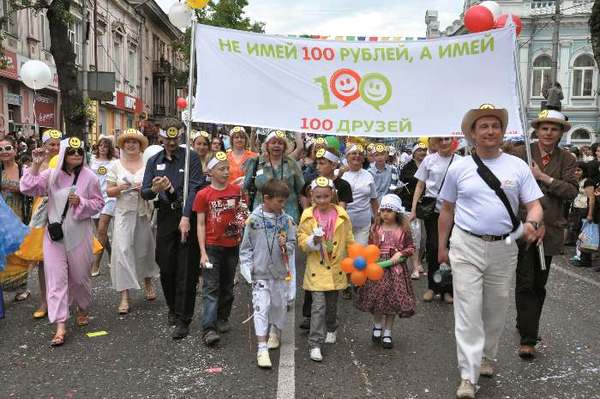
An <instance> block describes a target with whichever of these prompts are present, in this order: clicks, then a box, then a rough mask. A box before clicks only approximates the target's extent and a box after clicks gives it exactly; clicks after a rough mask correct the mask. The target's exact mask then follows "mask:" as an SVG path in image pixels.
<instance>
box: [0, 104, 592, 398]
mask: <svg viewBox="0 0 600 399" xmlns="http://www.w3.org/2000/svg"><path fill="white" fill-rule="evenodd" d="M507 125H508V113H507V111H506V110H504V109H496V108H495V107H494V106H492V105H489V104H485V105H483V106H481V107H480V108H478V109H472V110H469V111H468V112H467V113H466V114H465V116H464V118H463V124H462V132H463V134H464V136H465V139H466V143H467V144H468V145H467V146H462V145H461V144H460V142H459V140H457V139H456V138H452V137H432V138H429V139H428V140H419V142H418V143H415V144H414V145H411V146H408V147H407V146H401V147H395V146H390V145H389V144H386V143H384V142H379V141H374V142H371V143H369V142H368V141H367V140H366V139H364V138H361V137H349V138H347V139H345V140H343V139H341V138H339V137H334V136H327V137H322V136H316V135H303V134H300V133H296V134H293V135H289V134H287V133H286V132H283V131H278V130H274V131H267V132H266V134H263V135H261V134H257V131H256V130H255V129H250V128H244V127H241V126H234V127H231V129H229V131H228V132H227V134H222V135H221V134H209V133H208V132H207V131H205V130H198V131H193V132H192V135H191V140H190V143H189V145H190V146H191V148H192V151H191V152H190V153H189V157H187V161H188V164H186V149H185V144H186V143H184V139H183V138H184V137H185V135H184V128H183V124H182V123H181V122H180V121H179V120H177V119H173V118H167V119H165V120H164V121H163V123H162V125H161V129H160V134H159V135H160V144H161V145H160V146H157V145H149V144H150V143H149V141H148V138H147V137H145V136H144V135H143V134H142V133H141V132H140V131H138V130H136V129H127V130H126V131H125V132H122V133H120V134H119V135H117V137H114V136H102V137H100V139H99V140H98V142H97V143H95V145H94V148H93V151H92V154H91V155H90V154H88V153H87V152H86V146H85V145H84V143H83V142H82V141H80V140H79V139H77V138H75V137H67V136H66V135H64V134H63V133H62V132H60V131H58V130H47V131H45V132H44V133H43V136H42V138H41V145H39V146H37V147H36V146H35V145H32V146H31V148H29V147H28V148H25V147H24V146H22V145H20V144H18V143H17V142H16V140H15V139H14V138H13V137H11V136H4V137H0V161H1V164H0V170H1V180H0V188H1V193H2V197H1V198H2V200H1V203H0V205H1V206H0V220H10V221H11V222H10V223H2V225H0V231H2V232H3V230H2V229H5V228H6V227H7V226H19V227H21V229H20V230H19V229H18V228H13V229H12V231H13V232H17V231H23V229H24V226H23V223H24V224H27V225H28V229H27V235H25V236H24V237H22V236H16V237H15V235H14V234H12V235H8V234H7V235H4V232H3V235H2V237H0V244H1V245H0V260H1V261H2V262H0V269H4V271H3V272H1V273H0V287H2V288H4V289H5V290H17V294H16V296H15V300H25V299H27V298H28V297H30V296H31V292H32V287H31V285H32V284H35V280H36V278H35V277H36V276H37V282H38V283H39V287H40V290H39V292H40V298H38V300H39V303H40V304H39V308H38V309H37V310H36V312H35V313H34V315H33V316H34V318H36V319H42V318H45V317H48V319H49V321H50V322H51V323H53V324H54V325H55V331H54V335H53V337H52V339H51V341H50V344H51V345H52V346H55V347H57V346H61V345H63V344H64V343H65V342H66V340H67V336H68V334H70V333H69V332H68V329H67V320H68V318H69V317H70V315H71V311H72V312H73V314H74V315H75V322H76V324H77V325H79V326H85V325H87V324H88V323H89V314H90V313H89V312H90V305H91V303H92V300H93V298H92V291H91V286H92V278H93V277H95V276H98V275H99V274H100V273H101V264H102V262H101V260H102V257H103V254H104V253H106V254H107V256H108V257H109V270H110V277H111V282H112V288H113V289H114V290H115V293H116V295H115V297H116V298H117V301H116V302H117V303H118V304H117V305H116V312H118V314H120V315H127V314H128V313H129V312H130V311H132V309H134V308H135V306H136V305H135V301H134V300H133V299H132V297H131V296H130V293H131V291H133V290H142V289H143V292H144V298H145V300H148V301H152V300H155V299H156V298H157V290H156V288H155V283H156V280H158V279H159V280H160V284H161V286H162V292H163V294H164V298H165V302H166V305H167V307H168V320H167V322H168V323H169V325H171V326H174V329H173V332H172V337H173V339H182V338H184V337H186V336H187V335H188V334H189V330H190V325H191V322H192V319H193V317H194V314H195V309H194V306H195V301H196V291H197V288H198V285H199V282H201V292H202V311H201V329H202V337H203V341H204V343H205V344H206V345H207V346H213V345H215V344H217V342H219V340H220V338H221V335H222V334H225V333H227V332H228V331H230V330H231V328H232V326H231V324H230V320H229V317H230V313H231V309H232V304H233V303H234V301H235V300H236V299H235V297H234V284H235V279H236V272H237V270H238V265H239V272H240V275H241V276H242V277H243V279H244V280H246V281H247V282H248V283H249V284H251V290H252V305H253V312H254V313H253V321H254V327H255V334H256V338H257V342H258V347H257V352H256V358H257V364H258V366H259V367H262V368H270V367H271V360H270V356H269V350H272V349H275V348H278V347H279V346H280V344H281V331H282V330H283V329H284V327H285V324H286V318H287V316H286V314H287V309H288V307H289V306H290V305H291V304H292V302H293V301H294V300H295V297H296V287H297V285H301V286H302V288H303V291H304V297H303V308H302V313H303V316H304V321H303V322H302V324H301V325H300V328H303V329H306V330H308V344H309V348H310V352H309V354H308V356H309V357H310V359H312V360H313V361H316V362H320V361H322V360H323V355H324V351H323V348H324V345H333V344H335V342H336V339H337V336H336V330H337V328H338V325H339V323H343V322H344V320H339V319H338V315H337V307H338V299H339V297H340V296H341V297H343V298H347V299H350V298H353V299H354V304H355V307H356V308H357V309H358V310H359V311H362V312H366V313H370V314H371V315H372V320H373V324H372V331H371V338H372V341H373V342H374V343H375V344H377V345H381V346H382V347H383V348H386V349H392V348H393V346H394V345H393V335H392V329H393V324H394V320H395V318H396V317H398V318H405V317H411V316H412V315H414V314H415V311H416V303H417V298H416V296H415V293H414V290H413V287H412V280H416V279H419V278H420V277H421V275H423V274H424V273H425V265H426V269H427V270H426V275H427V290H426V291H425V293H424V294H423V297H422V300H423V301H424V302H431V301H433V300H435V299H436V298H439V300H440V301H443V302H444V303H446V304H448V306H450V305H453V307H454V314H455V336H456V343H457V357H458V366H459V369H460V374H461V381H460V385H459V387H458V390H457V397H458V398H474V397H475V391H476V385H477V383H478V380H479V377H480V375H481V376H486V377H491V376H493V375H494V372H495V370H494V368H495V360H494V359H495V358H496V352H497V349H498V341H499V338H500V335H501V333H502V330H503V327H504V324H505V316H506V310H507V307H508V304H509V291H510V288H511V284H512V281H513V276H514V275H515V274H516V290H515V291H516V304H517V328H518V330H519V333H520V336H521V340H520V342H519V347H518V354H519V356H521V357H522V358H524V359H532V358H534V357H535V351H536V349H535V346H536V344H537V343H538V341H539V340H540V338H539V336H540V334H539V333H540V332H539V320H540V317H541V313H542V308H543V304H544V299H545V295H546V290H545V285H546V281H547V279H548V274H549V271H550V268H551V264H552V257H553V256H556V255H559V254H560V253H561V249H562V247H563V243H564V242H565V240H566V244H572V245H575V244H577V250H576V255H575V256H574V257H573V258H572V259H571V262H572V263H573V264H574V265H576V266H581V267H591V266H592V251H590V250H589V246H585V245H581V242H582V241H583V240H584V238H585V237H583V238H582V234H581V230H582V229H583V228H586V227H588V225H593V226H596V227H595V228H596V229H597V223H598V219H600V214H599V212H597V209H598V208H599V207H600V201H597V200H596V198H597V196H598V195H600V178H599V176H598V175H599V173H600V147H599V146H598V145H597V144H595V145H594V146H592V147H591V148H587V147H583V148H581V149H580V150H577V149H576V148H570V149H566V148H560V147H559V146H558V144H559V142H560V141H561V138H562V134H563V133H564V132H565V131H568V130H569V129H570V125H569V122H568V120H567V118H566V117H565V116H564V115H563V114H561V113H560V112H558V111H554V110H545V111H543V112H542V113H540V115H539V117H538V118H537V119H535V120H534V121H533V123H532V127H533V128H534V129H535V133H536V137H537V141H536V142H534V143H532V144H531V148H530V152H531V156H532V163H531V164H529V165H528V163H526V161H527V151H526V148H525V145H524V143H523V142H519V141H514V140H508V139H507V138H505V137H504V136H505V132H506V127H507ZM259 133H261V132H260V131H259ZM22 153H23V154H22ZM29 154H30V155H29ZM188 166H189V169H188ZM186 179H187V180H186ZM186 189H187V192H186V191H185V190H186ZM567 221H568V223H567ZM23 234H24V233H23ZM597 235H598V234H596V236H597ZM109 237H110V238H109ZM596 238H597V237H596ZM17 241H18V242H19V243H20V246H19V245H17V247H15V242H17ZM9 244H10V245H9ZM368 244H371V245H375V246H377V247H378V248H379V253H380V261H389V263H390V264H391V267H388V268H385V269H384V272H383V275H382V277H381V278H380V279H377V280H373V281H372V280H369V281H366V283H365V282H364V281H363V282H362V283H364V284H358V283H357V282H356V281H354V279H351V278H350V277H349V275H347V273H346V271H345V270H346V269H345V267H344V265H343V260H344V259H345V258H346V257H347V255H348V251H349V248H353V247H355V246H356V245H365V246H366V245H368ZM596 246H597V243H596ZM16 248H18V249H16ZM540 248H543V250H540ZM15 249H16V250H15ZM423 260H425V262H422V261H423ZM297 261H300V262H302V263H304V264H305V272H304V275H303V276H300V275H297V270H299V269H300V268H299V267H298V268H297V266H300V265H296V262H297ZM449 270H451V277H450V278H448V273H449ZM594 270H598V268H595V269H594ZM444 276H445V277H444ZM0 295H1V292H0ZM238 300H239V299H238ZM0 314H2V313H0Z"/></svg>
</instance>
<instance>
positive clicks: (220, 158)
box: [206, 151, 227, 170]
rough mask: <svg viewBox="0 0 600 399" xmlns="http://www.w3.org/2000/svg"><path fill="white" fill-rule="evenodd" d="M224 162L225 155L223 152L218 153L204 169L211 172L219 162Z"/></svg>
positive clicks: (225, 159)
mask: <svg viewBox="0 0 600 399" xmlns="http://www.w3.org/2000/svg"><path fill="white" fill-rule="evenodd" d="M226 161H227V154H225V153H224V152H223V151H219V152H217V153H216V154H215V156H214V157H213V158H212V159H211V160H210V161H209V162H208V164H207V165H206V169H208V170H211V169H212V168H214V167H215V166H217V164H218V163H219V162H226Z"/></svg>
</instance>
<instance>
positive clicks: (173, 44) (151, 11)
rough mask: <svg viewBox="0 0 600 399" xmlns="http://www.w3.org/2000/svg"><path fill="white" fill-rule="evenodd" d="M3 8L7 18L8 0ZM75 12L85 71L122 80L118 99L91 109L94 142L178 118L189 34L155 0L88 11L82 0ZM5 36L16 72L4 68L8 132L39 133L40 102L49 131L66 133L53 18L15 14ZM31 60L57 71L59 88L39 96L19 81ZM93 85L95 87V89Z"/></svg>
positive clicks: (0, 106)
mask: <svg viewBox="0 0 600 399" xmlns="http://www.w3.org/2000/svg"><path fill="white" fill-rule="evenodd" d="M0 4H1V5H2V13H5V12H6V11H7V10H8V0H0ZM71 14H72V16H73V22H72V23H71V25H70V27H69V38H70V39H71V43H72V44H73V48H74V51H75V55H76V64H77V67H78V68H79V69H80V70H85V71H91V72H94V71H99V72H112V73H114V75H115V91H114V92H113V99H112V100H111V101H90V102H89V104H88V110H89V112H88V115H89V122H90V127H89V137H88V138H89V140H90V141H91V142H95V141H96V140H97V138H98V136H99V135H103V134H104V135H111V134H118V133H119V132H120V131H122V130H124V129H127V128H129V127H138V128H142V129H144V127H146V128H147V130H152V129H151V128H152V127H153V126H154V124H153V121H158V120H160V119H161V118H162V117H165V116H176V112H177V111H176V108H175V102H176V97H177V94H178V93H177V90H178V89H179V88H183V87H184V86H185V82H183V83H182V82H180V80H181V79H179V80H178V79H177V78H178V77H180V76H183V74H185V72H184V71H183V70H184V68H185V63H184V62H183V56H182V54H181V52H180V51H179V50H178V49H179V48H180V44H181V41H182V37H183V33H182V32H181V31H179V30H178V29H177V28H176V27H175V26H173V25H172V24H171V23H170V22H169V19H168V17H167V15H166V14H165V13H164V11H162V9H161V8H160V7H159V6H158V5H157V4H156V2H155V1H154V0H139V1H138V0H132V1H125V0H108V1H105V2H89V3H88V5H87V9H85V10H84V8H83V3H82V0H75V1H74V3H73V5H72V7H71ZM84 15H86V19H87V24H88V25H89V27H88V29H87V31H84V26H85V24H84V21H83V19H84V17H83V16H84ZM3 31H4V33H5V40H4V41H3V47H4V56H5V60H6V61H7V64H8V67H7V68H5V69H1V70H0V131H2V130H5V131H7V132H9V131H10V132H16V131H19V130H20V131H22V132H23V134H25V135H29V134H33V126H34V120H33V115H34V112H33V110H34V104H35V111H37V112H36V113H35V115H36V116H37V120H38V124H39V125H40V127H41V128H42V129H41V130H43V129H44V128H49V127H56V128H61V126H62V121H61V119H60V92H59V90H58V75H57V73H56V68H55V66H54V62H53V58H52V55H51V54H50V32H49V29H48V20H47V18H46V16H45V13H44V12H41V13H39V14H35V13H34V12H33V11H32V10H21V11H18V12H16V13H12V14H11V18H10V19H9V21H8V23H7V24H5V26H4V27H3ZM29 59H38V60H42V61H44V62H45V63H47V64H48V65H49V66H50V69H51V71H52V73H53V83H52V84H51V85H50V86H49V87H48V88H47V89H45V90H42V91H39V92H37V93H35V96H34V93H33V92H32V91H31V90H30V89H28V88H27V87H26V86H25V85H24V84H22V82H21V81H20V77H19V68H20V66H21V65H22V64H23V63H24V62H26V61H27V60H29ZM91 79H92V78H90V79H88V87H91V86H93V84H94V82H92V81H90V80H91ZM149 133H151V132H149Z"/></svg>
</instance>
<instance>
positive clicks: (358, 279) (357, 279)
mask: <svg viewBox="0 0 600 399" xmlns="http://www.w3.org/2000/svg"><path fill="white" fill-rule="evenodd" d="M350 281H352V284H354V285H355V286H357V287H362V286H363V285H365V283H366V282H367V273H365V272H363V271H358V270H357V271H355V272H352V274H351V275H350Z"/></svg>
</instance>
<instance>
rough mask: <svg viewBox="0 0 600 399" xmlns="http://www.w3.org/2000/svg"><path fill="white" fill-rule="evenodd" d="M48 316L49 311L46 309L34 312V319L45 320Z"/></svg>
mask: <svg viewBox="0 0 600 399" xmlns="http://www.w3.org/2000/svg"><path fill="white" fill-rule="evenodd" d="M47 314H48V311H47V310H46V309H44V308H39V309H38V310H36V311H35V312H33V318H34V319H36V320H39V319H43V318H44V317H46V315H47Z"/></svg>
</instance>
